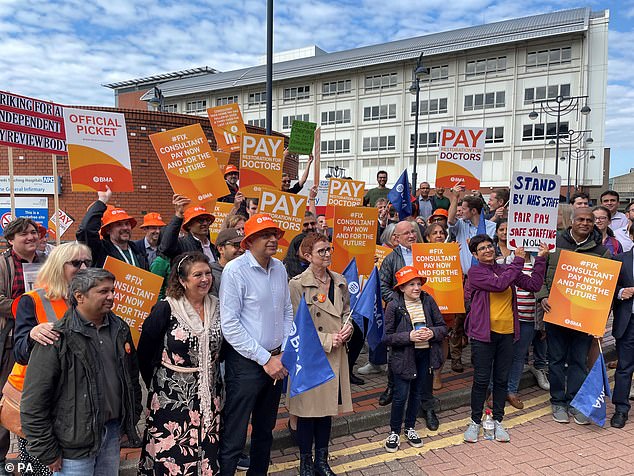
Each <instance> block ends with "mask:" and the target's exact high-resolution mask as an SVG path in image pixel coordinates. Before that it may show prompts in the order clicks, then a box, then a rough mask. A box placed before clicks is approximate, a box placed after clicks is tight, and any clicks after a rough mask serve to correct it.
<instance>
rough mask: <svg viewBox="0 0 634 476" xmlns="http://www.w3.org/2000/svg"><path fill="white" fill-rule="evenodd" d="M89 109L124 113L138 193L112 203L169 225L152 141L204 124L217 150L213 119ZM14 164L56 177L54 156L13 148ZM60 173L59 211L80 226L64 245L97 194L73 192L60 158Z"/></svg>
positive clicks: (167, 198)
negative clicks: (162, 134)
mask: <svg viewBox="0 0 634 476" xmlns="http://www.w3.org/2000/svg"><path fill="white" fill-rule="evenodd" d="M86 109H93V110H99V111H108V112H120V113H123V114H125V120H126V125H127V129H128V144H129V147H130V157H131V161H132V176H133V181H134V188H135V191H134V192H130V193H123V192H119V193H114V194H113V196H112V204H113V205H115V206H117V207H121V208H123V209H125V210H126V211H127V212H128V213H129V214H130V215H132V216H134V217H135V218H137V219H139V220H138V221H139V224H140V222H141V220H142V216H143V215H144V214H145V213H147V212H159V213H161V214H162V215H163V219H164V221H166V222H167V221H168V220H169V219H170V217H171V216H172V214H173V213H174V209H173V207H172V193H173V192H172V189H171V187H170V185H169V182H168V181H167V178H166V177H165V173H164V172H163V168H162V167H161V164H160V162H159V160H158V158H157V157H156V154H155V153H154V149H153V148H152V144H151V142H150V139H149V137H148V136H149V135H150V134H154V133H155V132H161V131H162V130H169V129H175V128H178V127H183V126H187V125H191V124H195V123H200V124H201V125H202V127H203V130H204V131H205V135H206V136H207V139H209V140H210V145H211V148H212V149H213V150H215V148H216V141H215V139H214V136H213V132H212V129H211V126H210V125H209V120H208V119H207V118H206V117H198V116H190V115H185V114H170V113H161V112H154V111H141V110H128V109H116V108H106V107H87V108H86ZM246 128H247V131H249V132H253V133H258V134H264V133H265V131H264V130H263V129H260V128H258V127H253V126H249V125H247V126H246ZM275 134H276V135H282V134H277V133H275ZM238 161H239V153H237V152H234V153H233V154H232V155H231V159H230V163H232V164H235V165H238ZM13 163H14V174H15V175H40V174H41V175H53V164H52V156H51V154H47V153H42V152H35V151H30V150H24V149H16V148H14V149H13ZM297 169H298V164H297V161H296V160H289V161H287V163H285V164H284V171H285V172H287V173H289V174H290V175H291V177H296V176H297ZM57 173H58V175H59V176H61V178H62V179H61V180H62V194H61V195H60V196H59V204H60V208H61V209H62V210H64V211H65V212H66V213H68V214H69V215H71V216H72V217H73V218H74V219H75V223H73V225H72V226H71V228H70V229H69V230H68V231H67V232H66V233H65V234H64V236H63V239H64V240H69V239H73V238H74V236H75V231H76V230H77V225H78V224H79V222H80V221H81V219H82V218H83V216H84V214H85V212H86V209H87V208H88V206H89V205H90V204H91V203H92V202H93V201H94V200H96V199H97V194H96V193H86V192H72V191H71V181H70V171H69V168H68V160H67V158H66V157H65V156H57ZM8 174H9V171H8V163H7V148H6V147H4V146H0V175H8ZM48 199H49V200H48V206H49V216H53V209H54V203H53V196H52V195H49V196H48ZM142 236H143V233H142V231H141V230H140V229H139V228H138V227H137V228H136V229H135V230H134V239H138V238H141V237H142Z"/></svg>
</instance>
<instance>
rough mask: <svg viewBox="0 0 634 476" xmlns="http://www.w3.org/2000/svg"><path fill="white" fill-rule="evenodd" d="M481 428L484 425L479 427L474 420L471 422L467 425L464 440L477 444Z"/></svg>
mask: <svg viewBox="0 0 634 476" xmlns="http://www.w3.org/2000/svg"><path fill="white" fill-rule="evenodd" d="M481 426H482V425H479V424H477V423H476V422H474V421H473V420H471V421H470V422H469V424H468V425H467V430H466V431H465V432H464V440H465V441H466V442H467V443H477V442H478V435H479V434H480V427H481Z"/></svg>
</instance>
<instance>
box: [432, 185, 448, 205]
mask: <svg viewBox="0 0 634 476" xmlns="http://www.w3.org/2000/svg"><path fill="white" fill-rule="evenodd" d="M431 199H432V204H433V206H434V211H436V210H438V209H439V208H442V209H443V210H449V205H450V203H451V202H450V200H449V199H448V198H447V197H445V187H436V190H434V195H433V196H432V197H431Z"/></svg>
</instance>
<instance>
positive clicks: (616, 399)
mask: <svg viewBox="0 0 634 476" xmlns="http://www.w3.org/2000/svg"><path fill="white" fill-rule="evenodd" d="M629 233H630V238H632V239H633V240H634V225H630V227H629ZM615 259H616V260H617V261H619V262H620V263H621V270H620V272H619V277H618V280H617V283H616V291H615V293H614V322H613V323H612V335H613V336H614V338H615V339H616V355H617V358H618V361H617V364H616V373H615V374H614V392H613V393H612V403H613V404H614V409H615V412H614V415H612V418H611V419H610V425H611V426H612V427H614V428H623V427H624V426H625V423H626V422H627V419H628V414H629V411H630V407H631V404H630V402H629V398H628V397H629V395H630V388H631V386H632V373H633V372H634V364H633V363H632V362H633V360H634V353H633V352H632V348H634V250H632V249H630V250H629V251H627V252H626V253H623V254H620V255H618V256H616V257H615Z"/></svg>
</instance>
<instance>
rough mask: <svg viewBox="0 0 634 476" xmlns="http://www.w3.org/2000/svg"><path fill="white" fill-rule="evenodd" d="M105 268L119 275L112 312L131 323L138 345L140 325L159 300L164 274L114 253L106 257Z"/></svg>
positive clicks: (134, 339)
mask: <svg viewBox="0 0 634 476" xmlns="http://www.w3.org/2000/svg"><path fill="white" fill-rule="evenodd" d="M103 269H107V270H108V271H110V272H111V273H112V274H114V277H115V278H116V281H115V283H114V306H113V307H112V312H114V313H115V314H116V315H117V316H119V317H120V318H121V319H123V320H124V321H125V322H126V323H127V324H128V325H129V326H130V332H131V333H132V340H133V341H134V345H135V346H137V345H139V337H140V333H139V326H140V325H141V324H143V322H144V321H145V318H146V317H147V316H148V314H149V313H150V310H151V309H152V306H154V304H156V301H157V300H158V295H159V291H160V290H161V285H162V284H163V278H162V277H160V276H157V275H156V274H153V273H150V272H149V271H145V270H144V269H141V268H137V267H136V266H132V265H130V264H128V263H125V262H123V261H120V260H118V259H116V258H113V257H112V256H108V257H107V258H106V261H105V263H104V264H103Z"/></svg>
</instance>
